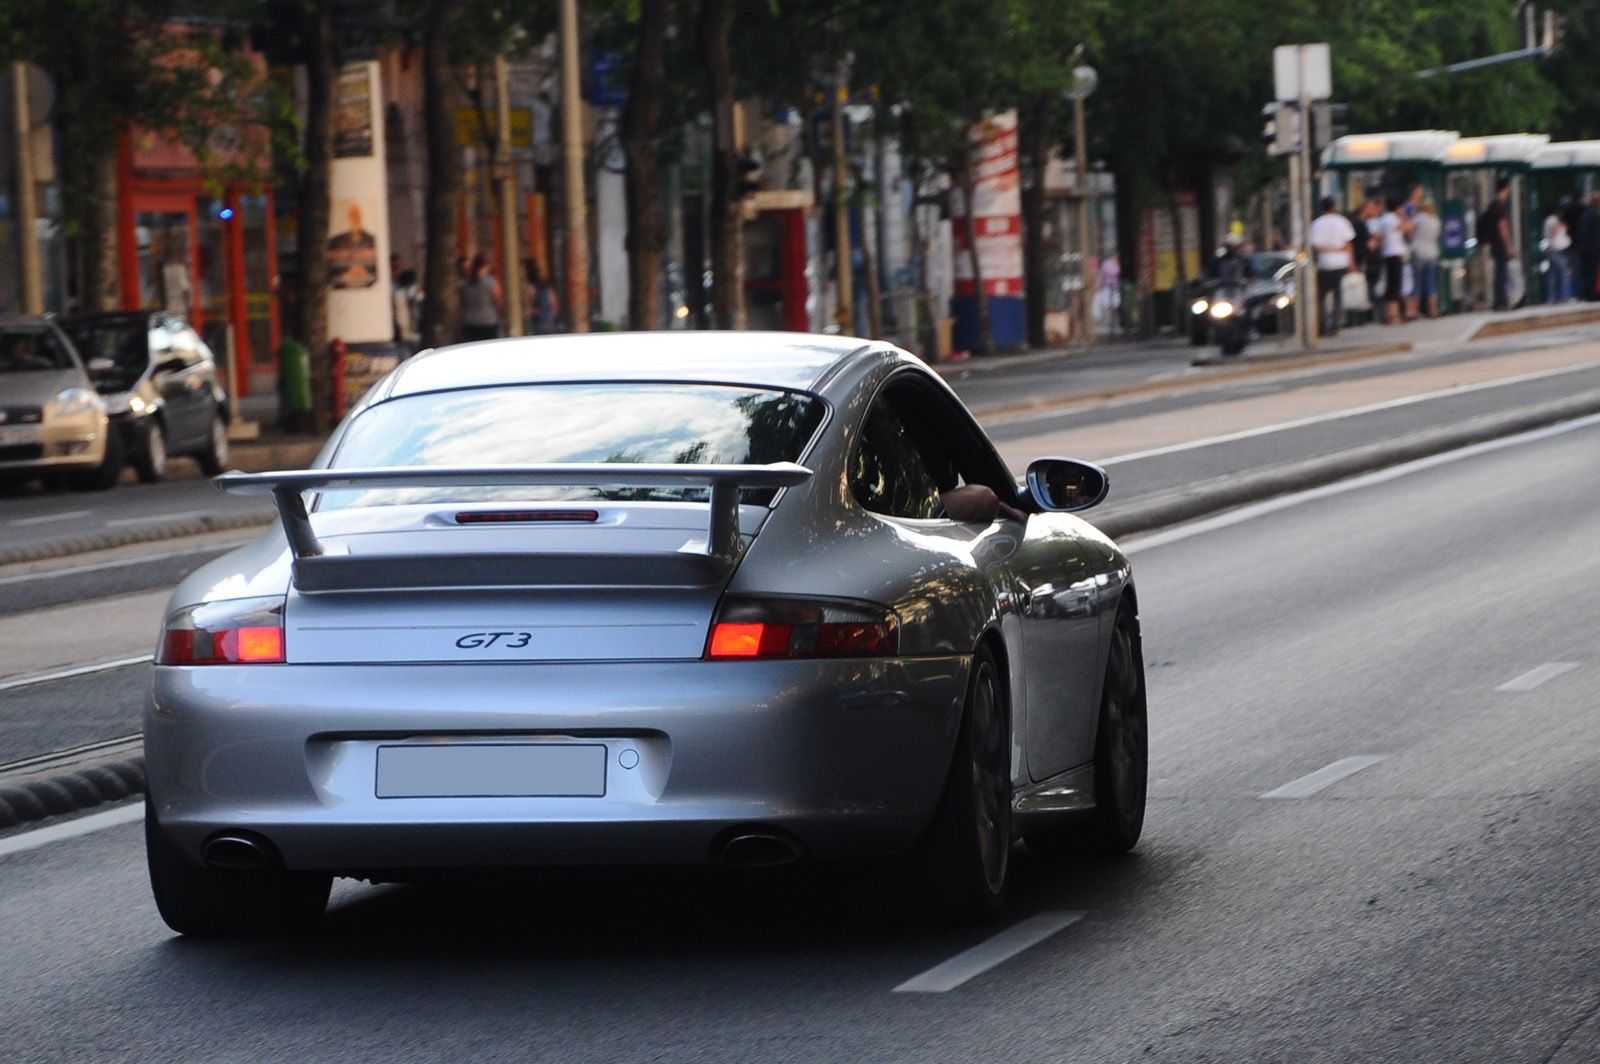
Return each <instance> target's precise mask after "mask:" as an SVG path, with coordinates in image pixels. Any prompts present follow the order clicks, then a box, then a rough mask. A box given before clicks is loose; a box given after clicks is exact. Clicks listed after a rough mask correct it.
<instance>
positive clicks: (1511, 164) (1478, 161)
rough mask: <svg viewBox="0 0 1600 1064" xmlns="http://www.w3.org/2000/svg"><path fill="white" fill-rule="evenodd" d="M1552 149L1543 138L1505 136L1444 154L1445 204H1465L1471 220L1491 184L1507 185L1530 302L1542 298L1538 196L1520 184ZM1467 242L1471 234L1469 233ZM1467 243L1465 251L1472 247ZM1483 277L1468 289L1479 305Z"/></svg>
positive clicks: (1469, 141) (1467, 142) (1459, 145)
mask: <svg viewBox="0 0 1600 1064" xmlns="http://www.w3.org/2000/svg"><path fill="white" fill-rule="evenodd" d="M1549 143H1550V138H1549V137H1548V136H1546V135H1545V134H1543V133H1504V134H1500V135H1497V136H1491V137H1462V138H1460V139H1459V140H1457V141H1456V142H1455V143H1454V144H1452V145H1450V150H1449V151H1448V152H1447V153H1446V154H1445V160H1444V164H1443V165H1444V168H1445V198H1444V200H1443V201H1442V202H1443V203H1445V204H1446V208H1447V209H1448V206H1449V204H1451V203H1454V202H1458V201H1459V202H1463V203H1465V204H1466V208H1467V210H1469V211H1471V212H1472V213H1471V215H1470V217H1472V218H1476V217H1477V213H1478V212H1480V211H1482V210H1483V209H1484V208H1485V207H1487V206H1488V205H1489V201H1490V200H1492V199H1493V198H1494V192H1495V182H1496V180H1497V179H1498V178H1501V177H1504V178H1508V179H1509V180H1510V181H1511V199H1510V201H1509V203H1508V207H1509V208H1510V209H1509V212H1508V213H1509V214H1510V222H1511V247H1512V249H1513V253H1514V254H1515V255H1516V257H1517V259H1518V260H1519V261H1520V263H1521V268H1522V279H1523V284H1522V290H1523V293H1524V298H1525V299H1527V300H1528V301H1529V302H1532V301H1534V300H1536V299H1539V298H1542V297H1543V294H1544V288H1543V277H1542V274H1541V273H1540V269H1539V268H1540V266H1541V265H1542V264H1543V256H1542V255H1541V254H1540V252H1539V219H1540V213H1539V205H1538V195H1537V193H1536V191H1535V190H1534V188H1533V185H1532V183H1531V182H1529V181H1526V180H1524V175H1526V174H1527V172H1528V170H1529V168H1530V167H1532V165H1533V161H1534V159H1535V157H1537V156H1538V154H1539V153H1540V152H1541V151H1543V150H1544V148H1545V147H1546V146H1547V145H1548V144H1549ZM1469 237H1471V234H1470V233H1469ZM1476 244H1477V241H1476V239H1469V240H1468V241H1467V247H1468V248H1469V249H1470V248H1472V247H1474V246H1476ZM1486 279H1487V273H1485V275H1484V278H1483V279H1482V281H1483V283H1481V284H1480V283H1473V284H1471V285H1470V287H1471V290H1472V291H1474V292H1482V293H1485V298H1484V299H1483V300H1482V302H1483V303H1484V304H1485V305H1487V304H1488V303H1489V302H1490V301H1489V300H1488V298H1487V293H1488V290H1489V289H1488V284H1487V280H1486Z"/></svg>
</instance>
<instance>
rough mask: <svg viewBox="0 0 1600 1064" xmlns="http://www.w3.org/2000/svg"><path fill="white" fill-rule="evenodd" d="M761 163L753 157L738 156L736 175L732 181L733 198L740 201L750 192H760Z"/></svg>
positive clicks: (746, 155)
mask: <svg viewBox="0 0 1600 1064" xmlns="http://www.w3.org/2000/svg"><path fill="white" fill-rule="evenodd" d="M761 180H762V174H761V163H760V161H759V160H758V159H756V158H755V156H754V155H750V154H745V155H741V156H739V170H738V175H737V176H736V177H735V178H734V179H733V198H734V199H736V200H742V199H744V198H745V197H746V196H748V195H750V194H751V193H752V192H760V191H761Z"/></svg>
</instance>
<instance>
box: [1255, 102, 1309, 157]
mask: <svg viewBox="0 0 1600 1064" xmlns="http://www.w3.org/2000/svg"><path fill="white" fill-rule="evenodd" d="M1261 117H1262V118H1264V119H1266V124H1265V125H1264V126H1263V128H1262V130H1261V142H1262V143H1263V144H1265V145H1266V146H1267V154H1268V155H1289V154H1291V153H1292V152H1294V151H1295V150H1296V149H1298V148H1299V147H1300V114H1299V111H1298V109H1297V108H1296V107H1295V106H1294V104H1290V103H1269V104H1267V106H1265V107H1263V108H1262V109H1261Z"/></svg>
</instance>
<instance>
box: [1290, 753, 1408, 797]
mask: <svg viewBox="0 0 1600 1064" xmlns="http://www.w3.org/2000/svg"><path fill="white" fill-rule="evenodd" d="M1383 758H1384V755H1383V754H1369V755H1364V756H1362V757H1346V758H1343V759H1342V760H1339V761H1335V762H1334V763H1333V764H1331V765H1324V766H1323V767H1322V768H1319V769H1317V771H1315V772H1312V773H1309V774H1307V775H1304V776H1301V777H1300V778H1299V779H1297V780H1290V781H1289V782H1288V783H1285V784H1284V785H1283V786H1282V787H1279V788H1278V789H1277V790H1273V791H1268V792H1267V793H1266V794H1263V795H1262V796H1261V797H1263V798H1308V797H1310V796H1311V795H1313V794H1316V793H1317V792H1318V791H1320V790H1323V789H1325V788H1328V787H1332V786H1333V785H1334V784H1335V783H1338V782H1339V781H1340V780H1342V779H1344V778H1345V777H1346V776H1353V775H1355V774H1356V773H1357V772H1360V771H1361V770H1362V769H1364V768H1371V767H1372V766H1373V765H1376V764H1377V763H1378V762H1379V761H1382V760H1383Z"/></svg>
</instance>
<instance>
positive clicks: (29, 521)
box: [6, 510, 94, 528]
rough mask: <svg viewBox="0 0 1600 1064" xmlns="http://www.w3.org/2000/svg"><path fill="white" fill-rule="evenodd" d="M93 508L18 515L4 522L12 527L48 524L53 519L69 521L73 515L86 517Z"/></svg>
mask: <svg viewBox="0 0 1600 1064" xmlns="http://www.w3.org/2000/svg"><path fill="white" fill-rule="evenodd" d="M92 513H94V511H93V510H67V511H66V512H65V513H59V514H42V515H40V516H39V517H18V518H16V519H15V520H12V521H7V522H6V524H8V525H11V526H12V527H13V528H27V527H29V526H30V525H48V524H50V523H52V522H54V521H71V520H72V519H73V518H75V517H88V516H89V515H90V514H92Z"/></svg>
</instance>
